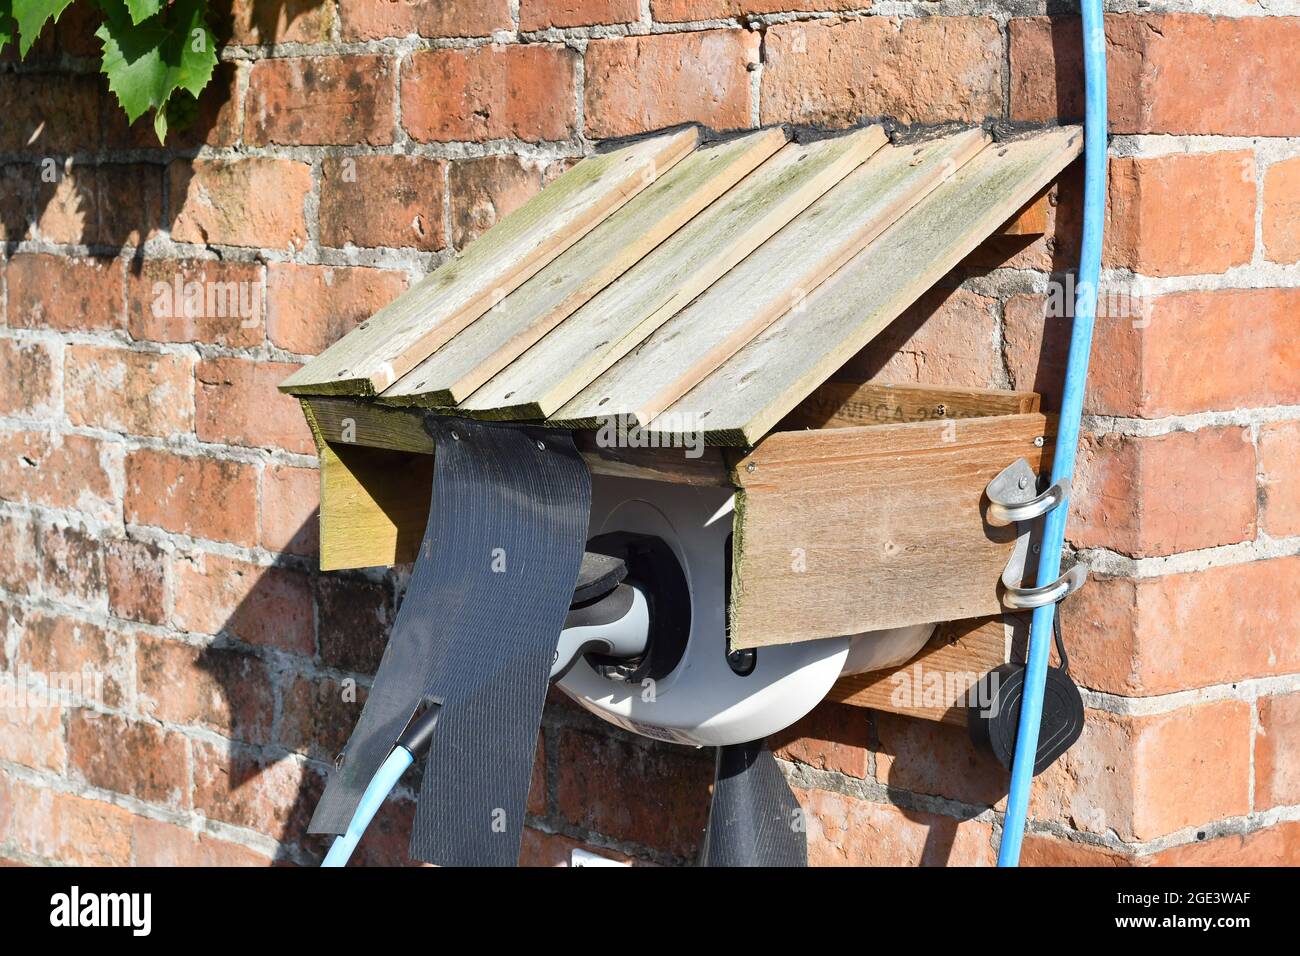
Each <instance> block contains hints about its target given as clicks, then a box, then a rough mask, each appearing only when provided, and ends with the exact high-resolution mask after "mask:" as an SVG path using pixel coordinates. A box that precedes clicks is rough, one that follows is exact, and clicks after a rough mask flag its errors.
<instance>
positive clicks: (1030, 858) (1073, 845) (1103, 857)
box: [1020, 833, 1141, 867]
mask: <svg viewBox="0 0 1300 956" xmlns="http://www.w3.org/2000/svg"><path fill="white" fill-rule="evenodd" d="M1020 865H1021V866H1052V867H1061V866H1112V867H1115V866H1124V867H1129V866H1140V865H1141V862H1140V857H1135V856H1133V855H1131V854H1127V853H1119V852H1117V851H1115V850H1111V849H1108V848H1106V847H1102V846H1094V845H1093V844H1091V843H1082V842H1080V841H1078V840H1063V839H1060V838H1059V837H1053V836H1047V835H1046V834H1041V833H1026V834H1025V841H1024V843H1023V844H1022V845H1021V848H1020Z"/></svg>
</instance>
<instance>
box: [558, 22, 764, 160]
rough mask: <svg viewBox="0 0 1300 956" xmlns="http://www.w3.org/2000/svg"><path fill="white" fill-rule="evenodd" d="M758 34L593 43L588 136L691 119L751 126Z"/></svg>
mask: <svg viewBox="0 0 1300 956" xmlns="http://www.w3.org/2000/svg"><path fill="white" fill-rule="evenodd" d="M758 47H759V36H758V34H757V33H752V32H750V31H748V30H705V31H701V32H691V33H661V34H656V35H653V36H630V37H616V38H613V39H608V40H592V41H591V43H589V44H588V45H587V57H586V64H585V70H586V86H585V94H584V101H585V116H586V123H587V135H588V136H592V137H596V138H602V137H607V136H625V135H628V134H631V133H641V132H644V131H646V130H653V129H659V128H661V127H664V126H672V125H674V124H677V123H684V122H687V121H697V122H700V123H703V124H704V125H705V126H709V127H712V128H714V129H736V128H739V127H746V126H749V125H750V111H751V108H752V96H751V91H750V83H749V67H750V65H751V64H754V63H757V62H758Z"/></svg>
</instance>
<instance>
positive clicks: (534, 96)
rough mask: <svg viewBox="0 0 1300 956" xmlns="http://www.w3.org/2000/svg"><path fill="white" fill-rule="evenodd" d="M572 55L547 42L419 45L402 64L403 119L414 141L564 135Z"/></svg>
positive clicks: (570, 124) (571, 116)
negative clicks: (451, 46)
mask: <svg viewBox="0 0 1300 956" xmlns="http://www.w3.org/2000/svg"><path fill="white" fill-rule="evenodd" d="M576 63H577V54H576V53H574V51H573V50H570V49H568V48H567V47H564V46H559V45H554V44H525V45H519V44H512V45H509V46H483V47H474V48H472V49H468V50H419V51H417V52H415V53H413V54H411V56H410V57H409V58H408V59H407V60H405V61H404V62H403V64H402V122H403V123H404V124H405V125H406V129H407V131H408V132H409V133H410V134H411V137H412V138H413V139H416V140H419V141H420V142H434V141H436V142H444V141H450V140H471V141H473V140H485V139H500V138H505V137H517V138H519V139H524V140H531V141H537V140H564V139H568V138H569V137H570V136H572V135H573V132H574V124H575V123H576V122H577V107H576V104H575V99H574V95H575V94H574V83H575V79H574V74H575V71H576Z"/></svg>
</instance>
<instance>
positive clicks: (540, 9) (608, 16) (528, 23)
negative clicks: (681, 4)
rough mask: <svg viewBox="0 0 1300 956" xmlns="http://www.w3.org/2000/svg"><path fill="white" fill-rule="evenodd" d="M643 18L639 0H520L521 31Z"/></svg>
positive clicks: (623, 21) (628, 21)
mask: <svg viewBox="0 0 1300 956" xmlns="http://www.w3.org/2000/svg"><path fill="white" fill-rule="evenodd" d="M640 18H641V9H640V4H639V2H638V0H519V29H520V30H548V29H550V28H552V27H558V28H561V29H563V28H564V27H583V26H590V25H597V24H605V23H635V22H636V21H637V20H639V19H640ZM701 19H703V18H702V17H701Z"/></svg>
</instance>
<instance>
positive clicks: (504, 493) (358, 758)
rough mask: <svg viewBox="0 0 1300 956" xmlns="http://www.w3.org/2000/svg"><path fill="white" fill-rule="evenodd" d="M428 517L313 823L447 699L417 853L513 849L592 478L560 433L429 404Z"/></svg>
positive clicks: (419, 821)
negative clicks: (424, 713) (451, 413)
mask: <svg viewBox="0 0 1300 956" xmlns="http://www.w3.org/2000/svg"><path fill="white" fill-rule="evenodd" d="M426 428H427V429H428V430H429V432H430V433H431V434H432V435H433V437H434V446H435V452H434V453H435V466H434V472H433V497H432V506H431V507H430V510H429V523H428V526H427V527H426V528H425V532H424V540H423V541H422V543H421V545H420V553H419V557H418V558H417V560H416V563H415V569H414V571H413V573H412V575H411V581H410V584H409V585H408V587H407V591H406V596H405V598H404V599H403V602H402V606H401V608H400V609H399V611H398V615H397V621H396V623H395V624H394V627H393V635H392V637H391V639H390V640H389V643H388V647H387V648H386V649H385V651H384V656H383V660H382V661H381V662H380V665H379V672H378V674H377V675H376V677H375V683H374V686H373V687H372V688H371V691H370V696H369V698H368V700H367V702H366V706H365V708H364V709H363V710H362V713H361V719H360V721H358V723H357V726H356V729H355V730H354V731H353V732H352V738H351V739H350V740H349V741H348V745H347V748H346V749H345V751H344V759H343V763H342V765H341V766H340V767H339V768H338V769H337V770H336V771H335V772H334V773H333V774H332V775H331V777H330V780H329V784H328V785H327V786H326V789H325V793H324V795H323V796H322V797H321V801H320V804H319V805H318V806H317V808H316V813H315V815H314V816H313V817H312V821H311V827H310V830H311V832H313V833H342V832H344V831H345V830H346V829H347V825H348V821H349V820H350V819H351V817H352V814H353V812H354V811H355V810H356V806H357V803H358V802H359V801H360V799H361V794H362V792H363V791H364V789H365V787H366V784H367V783H368V782H369V780H370V778H371V776H372V775H373V774H374V773H375V771H376V770H377V769H378V768H379V765H380V763H381V762H382V761H383V760H384V758H385V757H386V756H387V755H388V753H389V751H390V750H391V749H392V746H393V743H394V741H396V739H397V737H398V735H399V734H400V733H401V732H402V730H403V728H404V727H405V726H406V724H407V721H408V720H409V719H410V717H411V715H412V714H413V713H414V712H415V710H416V709H417V707H419V706H420V705H421V704H422V703H423V702H426V701H430V702H438V703H440V704H441V710H440V712H439V718H438V726H437V730H436V731H435V732H434V734H433V738H432V742H431V744H430V748H429V753H428V757H427V759H426V763H425V772H424V780H423V785H422V787H421V790H420V800H419V804H418V806H417V808H416V814H415V826H414V828H413V831H412V834H411V855H412V856H413V857H415V858H417V859H420V860H424V861H426V862H429V863H437V864H439V865H443V866H512V865H514V864H515V863H517V862H518V859H519V845H520V840H521V838H522V835H523V824H524V806H525V803H526V801H527V798H528V787H529V783H530V781H531V778H532V768H533V758H534V753H535V750H536V746H537V734H538V728H539V727H540V725H541V715H542V704H543V701H544V699H545V697H546V688H547V677H548V674H549V671H550V666H551V660H552V658H553V657H554V655H555V645H556V639H557V638H558V636H559V633H560V629H561V628H562V627H563V625H564V617H565V614H566V613H567V611H568V609H569V603H570V601H571V600H572V598H573V591H574V585H575V583H576V581H577V579H578V570H579V566H580V564H581V561H582V553H583V544H584V542H585V540H586V536H587V521H588V518H589V515H590V509H591V477H590V475H589V474H588V473H587V467H586V465H585V463H584V462H583V461H582V459H581V457H579V455H578V452H577V450H576V449H575V448H574V445H573V439H572V437H571V436H570V435H569V434H568V433H567V432H558V431H552V430H547V429H542V428H535V427H529V426H521V425H507V424H501V423H493V422H473V421H466V420H462V419H448V418H437V417H433V416H430V417H429V418H428V419H427V420H426Z"/></svg>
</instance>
